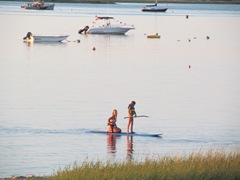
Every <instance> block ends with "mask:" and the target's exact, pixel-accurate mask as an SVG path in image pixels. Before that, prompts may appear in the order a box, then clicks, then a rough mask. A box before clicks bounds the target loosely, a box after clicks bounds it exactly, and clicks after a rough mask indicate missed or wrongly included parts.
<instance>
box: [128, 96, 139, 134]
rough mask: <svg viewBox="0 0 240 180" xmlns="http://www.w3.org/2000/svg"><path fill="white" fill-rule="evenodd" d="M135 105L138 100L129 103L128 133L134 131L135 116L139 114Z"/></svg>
mask: <svg viewBox="0 0 240 180" xmlns="http://www.w3.org/2000/svg"><path fill="white" fill-rule="evenodd" d="M135 105H136V102H135V101H132V102H131V103H130V104H129V105H128V124H127V133H133V116H135V117H136V116H137V113H136V111H135ZM129 128H130V132H129Z"/></svg>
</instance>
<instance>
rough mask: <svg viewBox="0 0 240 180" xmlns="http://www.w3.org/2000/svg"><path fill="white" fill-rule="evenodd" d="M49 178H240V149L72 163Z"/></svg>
mask: <svg viewBox="0 0 240 180" xmlns="http://www.w3.org/2000/svg"><path fill="white" fill-rule="evenodd" d="M47 179H49V180H55V179H57V180H68V179H69V180H72V179H74V180H78V179H79V180H84V179H91V180H95V179H105V180H108V179H109V180H117V179H124V180H125V179H126V180H127V179H131V180H134V179H144V180H145V179H146V180H151V179H153V180H155V179H183V180H188V179H189V180H194V179H198V180H199V179H218V180H219V179H220V180H221V179H224V180H225V179H227V180H231V179H240V151H239V149H237V150H234V151H231V152H227V151H226V150H223V149H222V150H208V151H207V152H203V151H199V152H193V153H191V154H190V155H180V156H173V157H172V156H164V157H161V156H159V157H157V158H150V157H147V158H146V159H145V160H144V161H142V162H139V161H124V162H117V163H110V162H108V163H102V162H101V161H98V162H95V163H94V162H87V161H85V162H84V163H82V165H78V164H77V163H74V165H72V166H68V167H66V168H64V169H60V170H58V171H57V172H55V173H54V174H53V175H52V176H50V177H48V178H47Z"/></svg>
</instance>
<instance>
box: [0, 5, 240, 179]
mask: <svg viewBox="0 0 240 180" xmlns="http://www.w3.org/2000/svg"><path fill="white" fill-rule="evenodd" d="M22 4H24V3H21V2H0V22H1V30H0V37H1V42H0V57H1V58H0V177H7V176H11V175H28V174H35V175H49V174H51V173H52V172H53V171H54V170H58V168H59V167H65V166H66V165H70V164H73V163H74V161H77V162H78V163H79V164H81V162H82V161H84V160H85V159H88V160H93V161H95V160H101V161H106V160H111V161H123V160H126V159H127V160H128V159H133V160H141V159H144V158H145V156H147V155H151V156H158V155H173V154H187V153H189V152H192V151H196V150H200V149H203V150H204V149H209V148H221V147H224V148H226V149H234V148H236V147H237V148H239V147H240V139H239V137H240V108H239V107H240V93H239V92H240V81H239V78H240V51H239V47H240V6H239V5H191V4H167V6H168V7H169V10H168V11H167V12H166V13H164V14H155V13H153V14H152V13H147V14H146V13H142V12H141V11H140V9H141V7H142V6H143V4H117V5H89V4H58V3H57V4H56V8H55V10H54V11H47V12H46V11H24V10H21V9H20V5H22ZM96 14H97V15H112V16H114V17H115V18H116V19H119V20H121V21H123V22H126V23H128V24H133V25H134V26H135V27H136V29H135V30H133V31H129V32H128V33H127V34H126V35H125V36H107V35H87V36H86V35H79V34H78V33H77V32H78V30H79V29H80V28H82V27H84V26H85V25H90V24H91V22H92V21H93V19H94V16H95V15H96ZM186 14H188V15H189V19H186V18H185V16H186ZM28 31H31V32H32V33H35V34H47V35H49V34H68V35H70V36H69V37H68V41H70V42H64V43H35V44H32V45H28V44H26V43H23V42H22V37H23V36H25V35H26V33H27V32H28ZM156 32H158V33H159V34H160V35H161V39H147V38H146V34H153V33H156ZM206 36H209V37H210V39H209V40H207V39H206ZM77 39H80V40H81V43H76V42H74V40H77ZM93 47H95V48H96V50H95V51H93V50H92V49H93ZM189 65H191V68H189ZM132 100H135V101H136V102H137V105H136V110H137V113H138V114H139V115H148V116H150V117H149V118H139V119H135V124H134V129H135V131H136V132H142V133H163V134H164V135H163V137H162V138H144V137H133V138H127V137H115V136H106V135H98V134H89V133H86V132H87V131H90V130H105V129H106V123H107V119H108V117H109V116H110V115H111V111H112V109H114V108H116V109H118V111H119V115H118V126H119V127H121V128H122V129H123V131H125V130H126V125H127V124H126V123H127V121H126V119H124V118H123V117H124V116H126V115H127V106H128V104H129V103H130V101H132Z"/></svg>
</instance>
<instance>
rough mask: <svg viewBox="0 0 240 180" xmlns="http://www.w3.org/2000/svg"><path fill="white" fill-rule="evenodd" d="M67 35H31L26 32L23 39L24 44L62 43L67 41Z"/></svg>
mask: <svg viewBox="0 0 240 180" xmlns="http://www.w3.org/2000/svg"><path fill="white" fill-rule="evenodd" d="M68 36H69V35H33V34H32V33H31V32H28V33H27V35H26V36H25V37H24V38H23V40H24V41H26V42H62V41H63V40H65V39H67V37H68Z"/></svg>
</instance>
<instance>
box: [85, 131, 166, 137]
mask: <svg viewBox="0 0 240 180" xmlns="http://www.w3.org/2000/svg"><path fill="white" fill-rule="evenodd" d="M88 133H96V134H107V135H116V136H143V137H161V136H162V135H163V134H146V133H126V132H121V133H112V132H107V131H88Z"/></svg>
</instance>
